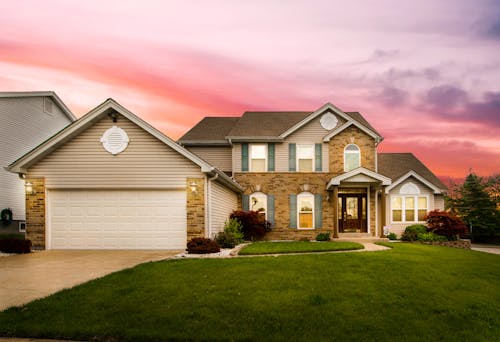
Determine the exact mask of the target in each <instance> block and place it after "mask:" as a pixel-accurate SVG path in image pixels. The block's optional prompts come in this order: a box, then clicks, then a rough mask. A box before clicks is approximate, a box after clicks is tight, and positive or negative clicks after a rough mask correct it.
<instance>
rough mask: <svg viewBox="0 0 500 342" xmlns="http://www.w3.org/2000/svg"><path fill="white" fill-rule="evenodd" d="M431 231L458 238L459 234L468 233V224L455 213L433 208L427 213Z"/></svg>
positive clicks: (451, 238)
mask: <svg viewBox="0 0 500 342" xmlns="http://www.w3.org/2000/svg"><path fill="white" fill-rule="evenodd" d="M427 226H428V227H429V231H431V232H433V233H435V234H438V235H441V236H446V237H447V238H448V240H456V238H457V236H464V235H465V234H466V233H467V226H466V225H465V224H464V223H463V222H462V220H460V219H459V218H458V217H456V216H455V215H453V214H451V213H448V212H446V211H440V210H433V211H431V212H429V214H428V215H427Z"/></svg>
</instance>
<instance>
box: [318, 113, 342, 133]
mask: <svg viewBox="0 0 500 342" xmlns="http://www.w3.org/2000/svg"><path fill="white" fill-rule="evenodd" d="M319 122H320V123H321V127H323V128H324V129H326V130H327V131H329V130H331V129H334V128H335V126H337V122H338V120H337V117H336V116H335V115H333V114H332V113H326V114H323V116H322V117H321V120H320V121H319Z"/></svg>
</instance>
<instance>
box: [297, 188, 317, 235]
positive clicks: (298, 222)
mask: <svg viewBox="0 0 500 342" xmlns="http://www.w3.org/2000/svg"><path fill="white" fill-rule="evenodd" d="M303 197H311V198H312V200H311V203H312V227H311V228H301V227H300V200H301V198H303ZM314 200H315V198H314V195H313V194H311V193H310V192H302V193H300V194H298V195H297V229H299V230H313V229H314V227H315V224H316V222H315V216H316V215H315V212H314V210H315V207H314V204H315V203H314Z"/></svg>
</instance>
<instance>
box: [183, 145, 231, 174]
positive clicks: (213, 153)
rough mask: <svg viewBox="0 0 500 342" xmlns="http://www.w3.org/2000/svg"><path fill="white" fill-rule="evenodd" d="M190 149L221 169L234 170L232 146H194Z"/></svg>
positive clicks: (189, 148)
mask: <svg viewBox="0 0 500 342" xmlns="http://www.w3.org/2000/svg"><path fill="white" fill-rule="evenodd" d="M188 150H189V151H191V152H193V153H194V154H196V155H198V156H199V157H201V158H202V159H203V160H205V161H207V162H208V163H209V164H211V165H213V166H215V167H216V168H218V169H219V170H221V171H229V172H231V171H232V169H233V168H232V163H231V147H230V146H209V147H203V146H192V147H188Z"/></svg>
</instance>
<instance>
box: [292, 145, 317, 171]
mask: <svg viewBox="0 0 500 342" xmlns="http://www.w3.org/2000/svg"><path fill="white" fill-rule="evenodd" d="M300 147H311V148H312V158H311V162H312V164H311V165H312V167H311V171H300V170H299V159H301V158H299V148H300ZM315 164H316V145H315V144H297V149H296V152H295V170H297V172H315Z"/></svg>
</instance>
